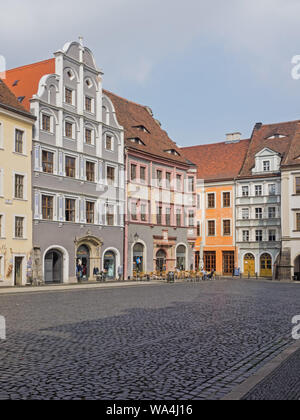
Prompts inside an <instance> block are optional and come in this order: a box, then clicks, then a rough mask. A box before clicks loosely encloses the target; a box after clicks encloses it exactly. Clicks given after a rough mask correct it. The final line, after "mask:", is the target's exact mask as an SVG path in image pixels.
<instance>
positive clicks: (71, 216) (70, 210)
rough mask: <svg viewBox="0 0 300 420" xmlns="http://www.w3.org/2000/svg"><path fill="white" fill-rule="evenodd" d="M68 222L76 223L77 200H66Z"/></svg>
mask: <svg viewBox="0 0 300 420" xmlns="http://www.w3.org/2000/svg"><path fill="white" fill-rule="evenodd" d="M66 222H75V200H71V199H69V198H67V199H66Z"/></svg>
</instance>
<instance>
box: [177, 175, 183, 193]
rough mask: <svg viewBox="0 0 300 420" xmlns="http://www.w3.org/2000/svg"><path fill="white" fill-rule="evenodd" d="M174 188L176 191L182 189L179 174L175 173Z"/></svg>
mask: <svg viewBox="0 0 300 420" xmlns="http://www.w3.org/2000/svg"><path fill="white" fill-rule="evenodd" d="M176 189H177V191H181V190H182V178H181V175H176Z"/></svg>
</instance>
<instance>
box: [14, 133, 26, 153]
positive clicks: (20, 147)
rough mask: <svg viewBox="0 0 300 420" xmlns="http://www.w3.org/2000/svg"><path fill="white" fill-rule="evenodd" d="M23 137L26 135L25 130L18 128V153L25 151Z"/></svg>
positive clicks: (16, 140)
mask: <svg viewBox="0 0 300 420" xmlns="http://www.w3.org/2000/svg"><path fill="white" fill-rule="evenodd" d="M23 137H24V131H21V130H16V134H15V152H17V153H23Z"/></svg>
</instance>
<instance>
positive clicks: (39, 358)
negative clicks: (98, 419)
mask: <svg viewBox="0 0 300 420" xmlns="http://www.w3.org/2000/svg"><path fill="white" fill-rule="evenodd" d="M299 297H300V286H299V285H295V284H280V283H271V282H270V283H267V282H259V281H258V282H256V281H255V282H252V281H251V282H250V281H241V280H228V281H219V282H205V283H199V284H193V283H188V284H170V285H149V286H147V287H144V286H136V287H128V288H127V287H124V288H117V289H116V288H115V289H113V288H111V289H110V288H107V289H102V290H100V289H98V290H96V289H95V290H80V291H66V292H63V291H62V292H41V293H32V294H30V293H26V294H21V295H1V296H0V315H2V316H5V317H6V322H7V340H6V341H0V399H102V400H106V399H108V400H122V399H125V400H126V399H130V400H138V399H141V400H149V399H163V400H164V399H179V400H183V399H192V400H193V399H196V400H201V399H220V398H222V397H223V396H224V395H225V394H227V393H229V392H230V391H231V390H232V389H233V388H234V387H235V386H237V385H238V384H240V383H241V382H243V381H244V380H245V379H246V378H248V377H249V376H250V375H251V374H252V373H254V372H256V371H257V370H258V369H260V368H261V367H262V366H263V365H264V364H265V363H266V362H267V361H269V360H271V359H272V358H273V357H275V356H276V355H277V354H278V353H279V352H281V351H282V350H283V349H285V348H286V347H287V346H288V345H290V344H291V343H292V341H293V340H292V338H291V330H292V324H291V320H292V317H293V316H294V315H297V314H299V315H300V299H299Z"/></svg>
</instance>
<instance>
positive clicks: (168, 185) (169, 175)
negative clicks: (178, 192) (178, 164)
mask: <svg viewBox="0 0 300 420" xmlns="http://www.w3.org/2000/svg"><path fill="white" fill-rule="evenodd" d="M171 176H172V175H171V172H166V187H167V189H170V188H171Z"/></svg>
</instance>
